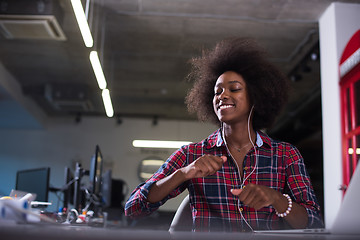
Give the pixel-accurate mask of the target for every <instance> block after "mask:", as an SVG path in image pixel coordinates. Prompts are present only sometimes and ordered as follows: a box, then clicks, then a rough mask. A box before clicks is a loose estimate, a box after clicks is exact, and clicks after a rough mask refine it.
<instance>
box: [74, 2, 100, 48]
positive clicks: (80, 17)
mask: <svg viewBox="0 0 360 240" xmlns="http://www.w3.org/2000/svg"><path fill="white" fill-rule="evenodd" d="M71 5H72V7H73V9H74V13H75V17H76V20H77V23H78V25H79V28H80V32H81V35H82V37H83V39H84V43H85V46H86V47H89V48H90V47H92V46H93V44H94V41H93V38H92V36H91V32H90V28H89V24H88V22H87V20H86V16H85V12H84V9H83V7H82V4H81V1H80V0H71Z"/></svg>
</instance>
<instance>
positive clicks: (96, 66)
mask: <svg viewBox="0 0 360 240" xmlns="http://www.w3.org/2000/svg"><path fill="white" fill-rule="evenodd" d="M89 58H90V62H91V66H92V68H93V70H94V73H95V77H96V80H97V82H98V85H99V88H100V89H101V90H103V89H105V88H106V85H107V83H106V79H105V75H104V72H103V70H102V67H101V64H100V60H99V55H98V53H97V51H91V52H90V57H89Z"/></svg>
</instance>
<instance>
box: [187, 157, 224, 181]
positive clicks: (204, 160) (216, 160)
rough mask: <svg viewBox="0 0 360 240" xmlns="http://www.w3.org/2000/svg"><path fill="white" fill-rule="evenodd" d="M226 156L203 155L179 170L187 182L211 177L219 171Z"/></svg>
mask: <svg viewBox="0 0 360 240" xmlns="http://www.w3.org/2000/svg"><path fill="white" fill-rule="evenodd" d="M226 160H227V157H226V156H221V157H218V156H214V155H209V154H206V155H203V156H201V157H199V158H198V159H196V160H195V161H194V162H192V163H191V164H189V165H188V166H186V167H184V168H182V169H181V171H182V172H183V174H184V176H185V178H186V179H187V180H189V179H192V178H200V177H206V176H209V175H212V174H214V173H216V172H217V171H219V170H220V169H221V167H222V165H223V164H224V162H226Z"/></svg>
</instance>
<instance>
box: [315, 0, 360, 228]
mask: <svg viewBox="0 0 360 240" xmlns="http://www.w3.org/2000/svg"><path fill="white" fill-rule="evenodd" d="M319 27H320V60H321V90H322V91H321V94H322V119H323V151H324V199H325V200H324V208H325V209H324V212H325V224H326V227H330V226H331V225H332V224H333V221H334V218H335V217H336V214H337V212H338V210H339V207H340V204H341V200H342V192H341V191H339V187H340V185H341V184H342V164H341V161H342V160H341V121H340V88H339V81H340V79H339V62H340V57H341V54H342V52H343V50H344V48H345V46H346V44H347V42H348V41H349V40H350V38H351V36H352V35H353V34H354V33H355V32H356V31H357V30H358V29H359V28H360V4H345V3H333V4H331V5H330V6H329V7H328V9H327V10H326V11H325V12H324V14H323V15H322V16H321V18H320V19H319Z"/></svg>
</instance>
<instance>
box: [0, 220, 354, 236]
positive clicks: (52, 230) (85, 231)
mask: <svg viewBox="0 0 360 240" xmlns="http://www.w3.org/2000/svg"><path fill="white" fill-rule="evenodd" d="M0 224H1V226H0V239H4V240H12V239H16V240H40V239H46V240H60V239H69V240H93V239H101V240H113V239H120V240H121V239H126V240H146V239H149V240H177V239H178V240H183V239H184V240H191V239H194V240H195V239H196V240H212V239H214V240H215V239H216V240H228V239H229V240H233V239H234V240H235V239H237V240H242V239H246V240H248V239H254V240H260V239H264V240H282V239H284V240H285V239H309V238H310V239H316V240H322V239H324V240H327V239H329V240H335V239H336V240H337V239H339V240H355V239H360V236H359V235H331V234H309V233H308V234H284V233H281V234H279V233H276V234H275V233H223V232H215V233H191V232H175V233H169V232H168V231H155V230H139V229H128V228H122V229H121V228H116V229H115V228H94V227H88V226H69V225H48V224H2V223H0Z"/></svg>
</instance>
